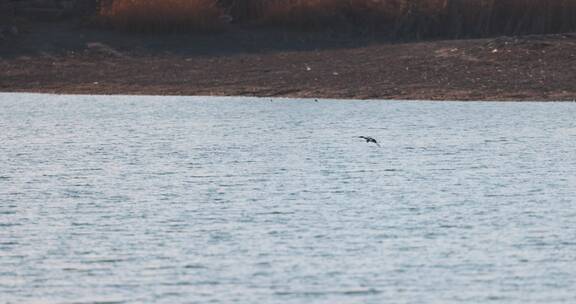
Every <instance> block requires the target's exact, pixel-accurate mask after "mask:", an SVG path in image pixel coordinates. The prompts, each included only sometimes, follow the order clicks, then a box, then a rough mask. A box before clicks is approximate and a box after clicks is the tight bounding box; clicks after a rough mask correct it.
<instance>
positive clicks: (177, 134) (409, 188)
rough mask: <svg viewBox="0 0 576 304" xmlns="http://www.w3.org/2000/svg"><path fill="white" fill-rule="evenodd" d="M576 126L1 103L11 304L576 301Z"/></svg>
mask: <svg viewBox="0 0 576 304" xmlns="http://www.w3.org/2000/svg"><path fill="white" fill-rule="evenodd" d="M575 118H576V104H573V103H473V102H470V103H457V102H444V103H435V102H393V101H386V102H383V101H328V100H320V101H319V102H314V101H312V100H287V99H272V100H271V99H249V98H204V97H93V96H50V95H32V94H0V302H1V303H575V302H576V292H574V290H576V208H575V207H574V203H576V201H575V200H576V173H575V172H576V158H575V157H574V156H575V153H574V151H575V149H576V119H575ZM359 135H367V136H373V137H375V138H377V139H378V140H379V141H380V143H381V145H382V148H378V147H377V146H375V145H371V144H367V143H364V142H363V141H362V140H361V139H358V138H355V137H356V136H359Z"/></svg>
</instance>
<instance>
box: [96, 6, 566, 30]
mask: <svg viewBox="0 0 576 304" xmlns="http://www.w3.org/2000/svg"><path fill="white" fill-rule="evenodd" d="M104 3H108V5H103V7H102V9H101V12H100V15H101V16H102V17H104V20H105V21H106V22H108V23H110V24H112V25H114V26H116V27H118V28H122V29H131V30H138V31H165V30H169V31H173V30H210V29H215V28H220V27H221V26H222V21H223V20H225V18H222V17H223V13H224V12H226V13H227V14H229V15H230V17H231V19H232V20H235V21H236V22H239V23H250V24H256V25H264V26H280V27H283V28H285V29H312V30H318V29H329V30H334V31H343V30H354V31H358V30H360V31H364V32H370V33H378V34H381V35H383V36H388V37H393V38H424V37H454V38H455V37H481V36H490V35H497V34H509V35H513V34H526V33H531V34H536V33H557V32H566V31H574V30H576V1H574V0H107V1H106V2H104Z"/></svg>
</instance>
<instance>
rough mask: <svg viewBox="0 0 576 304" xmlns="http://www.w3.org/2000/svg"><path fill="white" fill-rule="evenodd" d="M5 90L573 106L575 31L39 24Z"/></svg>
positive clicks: (6, 52)
mask: <svg viewBox="0 0 576 304" xmlns="http://www.w3.org/2000/svg"><path fill="white" fill-rule="evenodd" d="M0 92H15V93H16V92H26V93H56V94H96V95H161V96H245V97H288V98H330V99H378V100H382V99H385V100H431V101H436V100H446V101H448V100H454V101H574V100H576V34H574V33H569V34H553V35H530V36H518V37H497V38H485V39H468V40H432V41H416V42H389V41H388V42H386V41H378V40H376V39H373V38H362V37H360V38H358V37H347V36H340V37H332V36H330V35H328V34H326V33H296V32H284V31H278V30H273V31H269V30H247V31H234V32H229V33H223V34H217V35H198V34H189V35H183V34H182V35H163V36H161V35H141V34H140V35H139V34H128V33H121V32H109V31H102V30H94V29H84V28H77V27H74V26H72V25H71V24H67V23H56V24H33V25H32V26H30V29H29V30H27V32H26V33H24V34H23V35H22V36H21V37H18V38H17V39H16V40H14V41H12V42H9V43H3V44H0Z"/></svg>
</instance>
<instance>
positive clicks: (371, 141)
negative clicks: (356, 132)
mask: <svg viewBox="0 0 576 304" xmlns="http://www.w3.org/2000/svg"><path fill="white" fill-rule="evenodd" d="M358 138H362V139H364V140H365V141H366V142H367V143H375V144H376V145H377V146H378V147H380V144H379V143H378V141H377V140H376V139H374V138H372V137H369V136H358Z"/></svg>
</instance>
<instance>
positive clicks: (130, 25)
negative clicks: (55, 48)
mask: <svg viewBox="0 0 576 304" xmlns="http://www.w3.org/2000/svg"><path fill="white" fill-rule="evenodd" d="M223 13H224V11H223V9H222V8H221V7H220V6H219V5H218V4H217V3H216V2H215V1H214V0H113V1H105V2H102V5H101V8H100V15H99V18H100V20H101V22H103V23H105V24H108V25H110V26H112V27H114V28H119V29H123V30H130V31H139V32H189V31H215V30H220V29H222V27H223V21H222V16H223Z"/></svg>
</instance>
